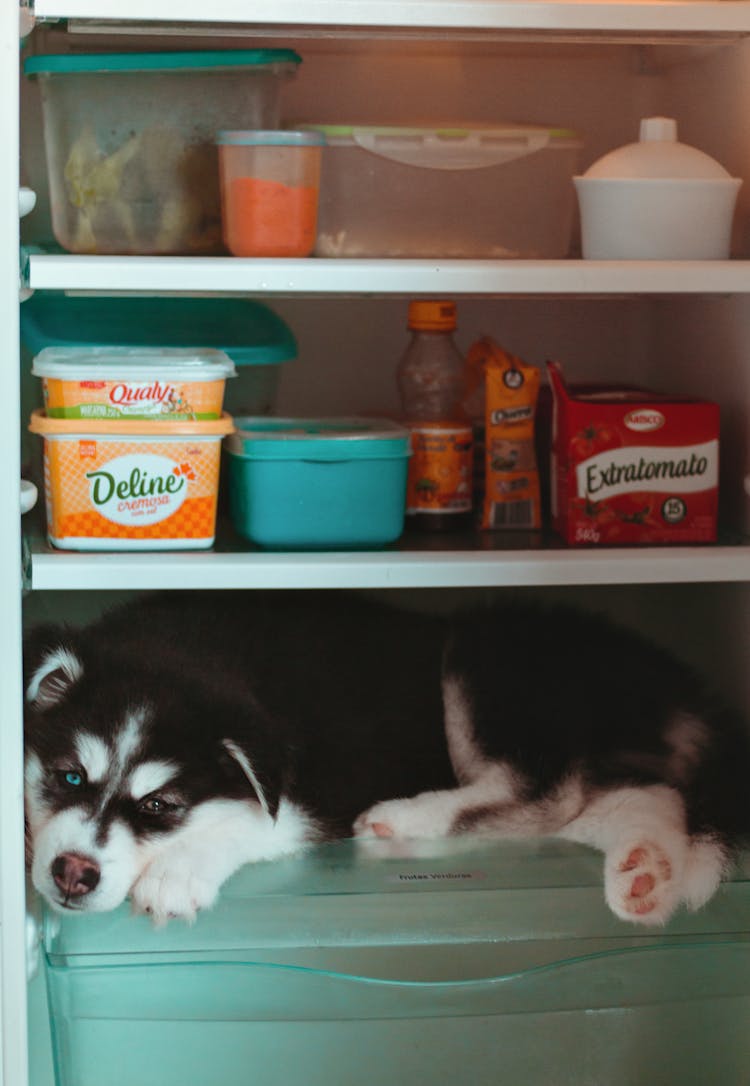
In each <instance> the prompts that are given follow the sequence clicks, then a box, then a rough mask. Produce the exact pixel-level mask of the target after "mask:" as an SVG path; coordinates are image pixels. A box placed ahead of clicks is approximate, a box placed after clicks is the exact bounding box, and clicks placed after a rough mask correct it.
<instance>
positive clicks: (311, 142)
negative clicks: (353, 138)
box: [216, 128, 326, 147]
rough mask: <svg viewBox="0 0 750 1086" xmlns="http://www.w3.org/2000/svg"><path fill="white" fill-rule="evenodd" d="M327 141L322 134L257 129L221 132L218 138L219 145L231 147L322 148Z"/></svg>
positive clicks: (277, 129)
mask: <svg viewBox="0 0 750 1086" xmlns="http://www.w3.org/2000/svg"><path fill="white" fill-rule="evenodd" d="M325 141H326V138H325V136H324V135H323V133H322V132H292V131H286V130H284V129H279V128H274V129H271V130H270V131H265V132H264V131H262V130H261V129H256V128H251V129H246V130H244V131H235V132H219V133H218V135H217V136H216V142H217V143H218V144H221V145H222V146H231V147H322V146H323V145H324V144H325Z"/></svg>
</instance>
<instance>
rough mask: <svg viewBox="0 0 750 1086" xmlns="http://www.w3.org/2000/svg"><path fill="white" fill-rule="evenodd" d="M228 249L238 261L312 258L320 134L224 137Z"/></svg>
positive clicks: (222, 177)
mask: <svg viewBox="0 0 750 1086" xmlns="http://www.w3.org/2000/svg"><path fill="white" fill-rule="evenodd" d="M217 143H218V145H219V172H220V180H221V209H222V210H221V214H222V228H223V235H224V244H225V245H226V247H227V248H228V249H229V251H230V252H231V253H232V254H233V255H234V256H271V257H273V256H309V255H310V253H311V252H312V250H313V248H314V246H315V240H316V236H317V225H318V193H319V190H320V159H321V148H322V147H323V145H324V143H325V137H324V136H323V134H322V133H320V132H287V131H281V130H277V131H271V132H263V131H247V132H220V133H219V134H218V137H217Z"/></svg>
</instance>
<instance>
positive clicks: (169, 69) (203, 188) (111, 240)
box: [24, 49, 300, 254]
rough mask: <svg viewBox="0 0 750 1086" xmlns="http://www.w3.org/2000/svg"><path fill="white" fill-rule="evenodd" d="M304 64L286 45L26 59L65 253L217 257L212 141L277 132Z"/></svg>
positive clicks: (54, 224) (56, 230)
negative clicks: (222, 135)
mask: <svg viewBox="0 0 750 1086" xmlns="http://www.w3.org/2000/svg"><path fill="white" fill-rule="evenodd" d="M299 62H300V58H299V57H298V56H297V54H296V53H294V52H293V51H292V50H289V49H247V50H221V51H218V50H217V51H214V52H174V53H103V54H92V53H89V54H74V55H49V56H36V57H30V58H29V59H28V60H27V61H26V63H25V65H24V70H25V72H26V74H27V75H29V76H33V77H35V78H37V79H38V81H39V85H40V90H41V97H42V109H43V117H44V139H45V146H46V151H47V169H48V172H49V183H50V198H51V204H52V227H53V230H54V233H55V237H56V238H57V240H58V242H59V243H60V245H62V246H63V247H64V248H65V249H68V250H70V251H71V252H74V253H125V254H127V253H142V254H150V253H184V254H191V253H195V254H201V253H216V252H221V251H222V242H221V202H220V197H219V170H218V155H217V151H216V142H215V141H216V133H217V132H218V131H219V130H220V129H222V128H229V127H237V128H240V127H243V126H244V127H257V128H273V127H274V126H275V125H278V124H279V118H280V110H281V105H280V91H281V85H282V82H283V80H284V79H285V78H288V77H289V76H291V75H292V74H293V73H294V72H295V71H296V67H297V65H298V64H299Z"/></svg>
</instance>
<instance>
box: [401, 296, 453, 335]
mask: <svg viewBox="0 0 750 1086" xmlns="http://www.w3.org/2000/svg"><path fill="white" fill-rule="evenodd" d="M408 327H409V328H411V329H413V330H414V331H416V332H451V331H453V329H454V328H455V327H456V303H455V302H409V324H408Z"/></svg>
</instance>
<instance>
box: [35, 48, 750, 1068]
mask: <svg viewBox="0 0 750 1086" xmlns="http://www.w3.org/2000/svg"><path fill="white" fill-rule="evenodd" d="M465 37H466V39H467V40H459V41H457V40H455V39H454V40H450V39H449V38H448V37H447V36H445V37H443V36H440V35H435V36H433V37H431V38H425V39H424V40H419V39H420V35H419V34H418V33H415V34H414V35H405V36H403V37H401V38H396V39H394V40H388V39H387V38H384V37H380V36H377V35H374V34H373V35H371V36H363V37H360V36H358V35H355V36H346V35H344V34H341V35H336V34H333V35H331V36H330V37H328V36H323V35H321V36H319V37H318V36H315V35H311V36H304V37H303V36H300V37H295V36H294V34H291V35H289V36H286V35H284V34H283V33H274V35H273V36H272V37H259V36H256V37H253V35H252V34H251V33H247V34H245V33H242V34H239V35H234V36H231V37H230V36H229V35H224V34H223V33H222V34H219V35H216V36H212V37H211V38H210V47H211V48H220V47H222V46H229V47H238V46H242V45H249V46H253V45H259V46H266V45H269V44H272V45H283V46H289V47H292V48H295V49H296V50H297V51H298V52H299V53H300V55H301V56H302V58H303V64H302V65H301V68H300V72H299V75H298V76H297V78H296V79H295V80H294V81H293V82H292V83H290V84H289V85H288V86H287V87H286V88H285V96H284V109H283V116H284V119H285V120H288V121H291V120H293V121H303V122H304V121H308V122H315V121H324V122H328V123H334V122H339V123H344V122H347V121H352V120H357V121H359V122H362V123H371V124H385V123H388V122H391V123H400V124H403V123H408V122H414V123H423V124H429V123H431V122H435V123H438V122H446V121H451V122H456V123H458V122H462V121H463V122H496V121H500V122H502V121H517V122H529V123H535V124H549V125H555V126H560V127H565V128H572V129H575V130H576V131H577V132H578V133H579V134H580V136H581V139H582V141H583V148H582V151H581V159H580V168H581V171H582V170H583V169H585V168H586V167H587V166H589V165H590V164H591V163H592V162H593V161H595V160H596V159H597V158H598V157H600V156H601V155H602V154H604V153H605V152H606V151H608V150H611V149H612V148H614V147H617V146H620V145H622V144H624V143H627V142H630V141H632V140H634V139H636V138H637V131H638V123H639V120H640V118H641V117H645V116H651V115H657V114H659V115H665V116H672V117H675V118H676V119H677V121H678V125H679V134H680V138H681V139H682V140H683V141H685V142H686V143H690V144H692V145H694V146H697V147H700V148H701V149H702V150H704V151H706V152H707V153H709V154H711V155H712V156H714V157H715V158H716V159H718V160H719V161H720V162H721V163H722V164H723V165H724V166H725V167H726V168H727V169H728V170H729V172H730V173H731V174H732V175H733V176H736V177H742V178H744V179H745V184H744V185H743V187H742V189H741V190H740V196H739V201H738V209H737V214H736V218H735V230H734V236H733V253H734V255H735V256H737V257H740V258H748V257H750V139H748V136H747V124H746V117H747V112H748V109H749V108H750V43H747V42H744V41H741V40H734V39H732V38H729V39H728V40H726V41H723V40H714V41H712V40H708V39H706V40H703V39H700V40H697V41H696V40H682V41H680V40H677V41H669V40H654V41H648V40H643V39H641V38H636V39H634V40H617V41H608V40H606V39H605V40H597V38H596V37H592V38H590V39H589V40H584V41H575V40H570V41H567V40H562V41H554V40H544V39H543V37H542V38H541V40H521V41H513V40H508V36H506V37H505V40H503V37H502V36H501V35H498V37H497V40H492V36H491V35H485V36H483V37H482V38H481V39H480V40H471V36H470V35H466V36H465ZM206 40H207V39H206V38H201V37H193V36H190V35H184V34H183V35H180V36H179V37H174V36H170V37H166V38H165V37H163V36H158V35H153V34H152V33H151V32H149V33H148V34H139V35H134V34H130V35H117V36H112V35H104V34H92V33H85V34H84V33H76V32H68V33H66V32H64V31H63V30H61V29H56V28H43V27H40V28H38V29H37V30H36V31H35V32H34V34H33V35H32V38H31V39H30V41H29V43H28V44H27V49H30V50H32V51H34V52H39V53H42V52H55V51H59V50H67V49H83V48H86V49H100V48H115V49H117V48H123V49H125V48H128V49H129V48H148V47H152V46H154V47H159V48H191V47H198V46H200V45H201V44H202V45H205V43H206ZM22 97H23V101H22V171H23V181H24V182H25V183H26V184H29V185H30V186H31V187H32V188H34V189H35V190H36V192H37V193H38V197H39V200H38V206H37V209H36V210H35V211H34V212H33V213H32V214H31V215H30V216H29V217H28V218H27V219H26V220H24V223H23V240H24V242H25V243H27V244H29V245H35V244H43V243H44V242H46V241H48V240H49V238H50V234H51V231H50V220H49V201H48V197H47V192H46V178H45V163H44V155H43V142H42V139H41V114H40V108H39V102H38V99H37V96H36V88H35V87H34V86H33V85H30V84H29V83H28V82H26V81H24V82H23V87H22ZM577 244H578V224H577V222H576V224H575V226H574V232H573V249H572V255H575V253H576V246H577ZM261 300H263V301H265V302H267V304H269V305H270V306H271V307H272V308H273V309H274V310H275V311H276V312H277V313H279V315H281V316H282V317H283V318H284V319H285V320H286V321H287V323H288V324H289V325H290V327H291V328H292V330H293V332H294V333H295V335H296V337H297V339H298V343H299V358H298V359H297V360H296V361H294V362H293V363H290V364H288V365H286V366H285V367H284V369H283V376H282V382H281V390H280V397H279V404H278V411H279V413H280V414H291V415H294V414H311V415H318V414H322V415H336V414H357V413H360V412H366V413H379V414H383V415H386V416H388V415H391V416H392V415H394V414H397V412H398V400H397V395H396V385H395V367H396V364H397V362H398V359H399V357H400V355H401V353H402V351H403V349H404V347H405V344H406V327H405V325H406V303H407V299H406V298H394V297H378V296H373V297H361V296H345V295H336V296H323V295H319V296H312V297H311V296H295V295H291V294H290V295H286V296H284V295H272V296H268V297H264V298H262V299H261ZM456 301H457V303H458V316H459V328H458V334H457V341H458V343H459V346H460V347H462V348H463V349H466V348H467V347H468V346H469V344H470V343H471V342H473V340H474V339H476V338H477V337H478V336H479V335H481V334H489V335H491V336H493V337H494V338H495V339H497V340H498V341H499V342H500V343H502V344H503V345H504V346H505V347H507V348H508V349H509V350H510V351H512V352H514V353H515V354H518V355H520V356H521V357H523V358H524V359H525V360H527V361H529V362H532V363H535V364H537V365H543V364H544V362H545V361H546V360H547V359H558V360H559V361H560V362H562V364H563V365H564V367H565V372H566V375H569V377H570V378H571V379H575V380H591V381H594V380H595V381H620V380H622V381H627V382H630V383H636V384H643V385H645V386H647V387H651V388H653V389H655V390H658V391H670V392H679V393H688V394H692V395H696V396H699V397H701V398H705V399H712V400H715V401H717V402H718V403H719V404H720V407H721V413H722V435H721V441H722V445H721V520H722V526H723V528H724V529H726V530H728V531H729V532H730V533H731V534H732V536H733V537H734V536H737V535H739V534H741V533H743V532H745V531H748V530H750V514H749V512H748V506H747V503H748V498H747V497H746V495H745V492H744V489H743V483H744V478H745V475H746V473H748V472H750V449H749V448H748V444H749V443H748V437H747V429H748V405H750V367H748V365H747V356H748V344H750V295H743V294H737V295H727V296H721V295H716V294H711V293H708V294H706V295H695V294H686V295H679V294H673V295H664V296H661V295H660V296H655V295H652V294H649V293H648V292H644V294H643V295H632V294H628V295H623V296H612V295H602V296H600V297H599V296H590V295H589V296H586V297H575V296H570V297H555V296H551V295H539V296H506V297H502V296H499V297H479V296H476V297H459V298H457V299H456ZM23 386H24V401H25V402H24V403H23V404H22V424H25V419H24V416H25V415H26V414H27V413H28V410H29V409H30V407H31V406H32V405H33V403H34V398H35V396H37V395H38V390H37V389H36V386H35V383H34V381H33V379H31V378H29V376H28V375H27V374H24V375H23ZM164 560H165V562H168V561H169V556H168V555H166V554H165V555H164ZM503 591H505V589H502V588H500V589H498V588H495V589H490V588H487V589H481V588H472V589H459V588H451V589H438V588H434V589H433V588H424V589H418V590H390V591H383V592H382V593H381V594H382V595H384V597H385V598H387V599H388V600H389V602H392V603H393V604H394V605H399V606H406V607H417V608H429V609H449V608H451V607H452V606H454V605H456V604H458V603H462V604H463V603H465V602H466V601H467V599H469V598H472V597H475V598H477V599H484V598H488V597H489V596H490V595H492V594H500V593H502V592H503ZM522 591H524V592H526V593H527V594H528V595H530V596H544V597H545V598H548V597H553V596H554V597H556V598H564V599H566V600H573V601H575V602H579V603H581V604H583V605H584V606H587V607H591V608H594V609H605V610H607V611H609V612H611V613H612V614H614V615H616V616H617V617H619V618H621V619H623V620H624V621H625V622H628V623H630V624H632V625H634V626H636V627H637V628H639V629H642V630H643V631H645V632H647V633H650V634H653V635H654V636H655V637H656V638H658V639H659V640H660V641H662V642H663V643H665V644H666V645H668V646H670V647H671V648H673V649H674V650H675V651H677V652H678V653H679V654H680V655H682V656H684V657H685V658H686V659H688V660H689V661H691V662H693V663H695V664H696V666H698V667H699V668H700V669H702V670H704V671H706V672H708V673H709V674H710V675H711V676H712V678H713V679H714V681H715V682H716V683H717V685H718V686H719V687H720V688H722V689H723V690H724V691H725V692H726V693H727V694H728V696H729V697H730V698H731V699H732V700H734V701H736V702H737V703H738V704H740V705H742V706H744V707H745V708H746V709H750V679H749V678H748V669H747V663H746V659H745V654H746V650H745V646H746V645H747V643H748V638H749V637H750V593H749V592H748V586H747V585H746V584H737V583H726V584H723V583H716V584H684V585H680V584H665V585H643V586H637V585H636V586H633V585H611V586H595V585H591V586H587V585H585V584H584V585H575V586H570V587H558V588H550V589H544V588H526V589H523V590H522ZM121 597H122V593H107V592H102V593H100V592H89V593H79V592H65V591H49V592H33V593H31V594H29V595H27V597H26V599H25V621H26V622H27V623H28V624H33V623H36V622H38V621H48V620H52V621H58V620H65V621H72V622H73V623H77V622H81V621H85V620H87V619H88V618H90V617H93V616H95V615H96V614H97V613H99V612H100V610H101V609H102V608H103V607H104V606H107V605H109V604H110V603H111V602H113V601H114V600H116V599H119V598H121ZM541 669H543V662H542V661H540V670H541ZM36 990H37V989H36V988H35V989H34V991H36ZM35 998H36V997H35ZM37 1022H38V1018H37ZM36 1037H37V1042H38V1039H39V1035H38V1033H37V1034H36ZM34 1038H35V1034H34V1025H33V1020H32V1039H31V1047H32V1051H35V1052H36V1057H35V1061H34V1065H35V1066H36V1068H37V1070H36V1075H37V1079H38V1081H37V1082H36V1083H35V1086H50V1084H49V1081H48V1075H49V1066H48V1063H47V1062H46V1060H45V1059H44V1058H41V1057H40V1055H39V1054H40V1052H41V1051H42V1049H41V1048H39V1047H38V1046H37V1047H36V1048H35V1039H34Z"/></svg>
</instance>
